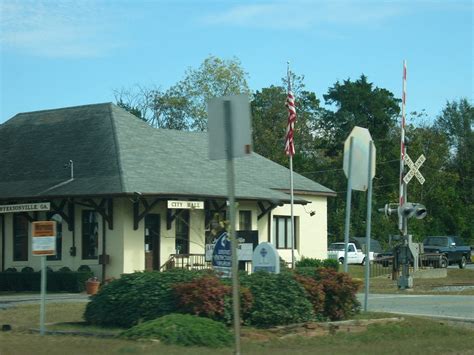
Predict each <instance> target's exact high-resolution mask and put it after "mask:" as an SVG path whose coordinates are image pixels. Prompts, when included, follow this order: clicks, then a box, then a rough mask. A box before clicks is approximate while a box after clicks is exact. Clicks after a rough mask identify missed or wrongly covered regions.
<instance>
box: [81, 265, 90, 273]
mask: <svg viewBox="0 0 474 355" xmlns="http://www.w3.org/2000/svg"><path fill="white" fill-rule="evenodd" d="M77 271H79V272H92V270H91V268H90V266H89V265H81V266H79V267H78V268H77Z"/></svg>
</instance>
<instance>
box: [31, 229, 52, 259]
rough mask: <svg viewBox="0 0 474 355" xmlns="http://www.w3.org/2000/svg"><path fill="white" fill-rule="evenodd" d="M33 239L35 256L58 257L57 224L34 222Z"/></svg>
mask: <svg viewBox="0 0 474 355" xmlns="http://www.w3.org/2000/svg"><path fill="white" fill-rule="evenodd" d="M31 237H32V243H31V244H32V253H33V255H56V222H54V221H38V222H33V223H32V228H31Z"/></svg>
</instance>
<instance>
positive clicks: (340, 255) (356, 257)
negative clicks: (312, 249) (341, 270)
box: [328, 242, 374, 265]
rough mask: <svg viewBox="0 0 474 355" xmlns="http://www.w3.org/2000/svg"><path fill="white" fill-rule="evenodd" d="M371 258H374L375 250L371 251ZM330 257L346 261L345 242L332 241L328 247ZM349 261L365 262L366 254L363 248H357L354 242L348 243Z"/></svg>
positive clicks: (355, 262)
mask: <svg viewBox="0 0 474 355" xmlns="http://www.w3.org/2000/svg"><path fill="white" fill-rule="evenodd" d="M369 258H370V260H373V259H374V255H373V252H370V253H369ZM328 259H335V260H338V261H339V262H340V263H341V264H343V263H344V243H343V242H341V243H331V245H329V248H328ZM347 263H348V264H361V265H364V264H365V254H364V253H363V252H362V250H360V249H357V248H356V245H355V244H354V243H348V244H347Z"/></svg>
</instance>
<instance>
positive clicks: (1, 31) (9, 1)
mask: <svg viewBox="0 0 474 355" xmlns="http://www.w3.org/2000/svg"><path fill="white" fill-rule="evenodd" d="M110 18H111V16H110V14H109V12H108V9H106V8H105V7H103V6H101V5H100V3H99V2H92V1H77V2H72V1H57V2H56V1H54V2H53V1H44V0H43V1H14V0H0V45H1V46H2V49H14V50H21V51H23V52H26V53H28V54H33V55H38V56H47V57H96V56H102V55H105V54H107V53H109V52H110V51H111V50H113V49H114V48H117V47H119V46H120V43H119V42H118V41H116V40H113V39H111V38H112V36H111V34H113V25H111V22H110V21H109V20H110Z"/></svg>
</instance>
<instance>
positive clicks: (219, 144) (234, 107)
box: [207, 94, 252, 160]
mask: <svg viewBox="0 0 474 355" xmlns="http://www.w3.org/2000/svg"><path fill="white" fill-rule="evenodd" d="M226 106H227V109H226ZM226 111H227V112H226ZM207 116H208V119H207V130H208V134H209V159H212V160H217V159H226V158H227V145H226V139H227V134H229V135H230V139H231V140H232V154H231V155H232V156H231V157H232V158H238V157H243V156H245V155H248V154H250V153H251V151H252V134H251V124H250V101H249V97H248V96H247V95H243V94H241V95H233V96H224V97H217V98H214V99H211V100H209V102H208V105H207ZM227 116H228V117H227ZM226 117H227V118H226ZM227 119H228V120H229V122H228V123H229V128H228V129H229V131H230V132H227V130H226V126H227V125H226V120H227Z"/></svg>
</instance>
